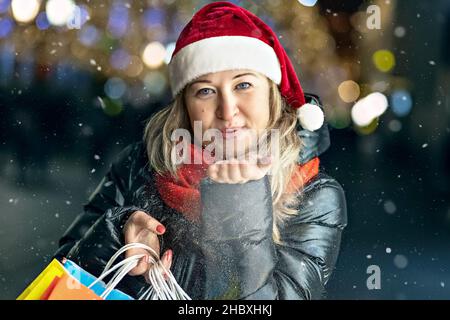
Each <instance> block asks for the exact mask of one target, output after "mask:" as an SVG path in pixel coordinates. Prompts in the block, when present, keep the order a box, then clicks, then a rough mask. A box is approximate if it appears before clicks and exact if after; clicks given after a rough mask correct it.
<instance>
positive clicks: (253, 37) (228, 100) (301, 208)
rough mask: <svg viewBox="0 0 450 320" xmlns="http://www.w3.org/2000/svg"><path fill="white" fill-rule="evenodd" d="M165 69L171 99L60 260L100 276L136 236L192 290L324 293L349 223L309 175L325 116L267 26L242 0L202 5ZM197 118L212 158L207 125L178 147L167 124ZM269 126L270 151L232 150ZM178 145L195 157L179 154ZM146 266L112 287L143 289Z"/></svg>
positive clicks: (337, 194) (219, 294) (328, 186)
mask: <svg viewBox="0 0 450 320" xmlns="http://www.w3.org/2000/svg"><path fill="white" fill-rule="evenodd" d="M169 75H170V81H171V88H172V92H173V96H174V100H173V102H172V103H171V104H170V105H169V106H168V107H166V108H165V109H163V110H162V111H160V112H158V113H157V114H156V115H154V116H153V117H152V118H151V119H150V121H149V122H148V124H147V126H146V128H145V134H144V139H143V140H144V141H143V142H138V143H135V144H133V145H130V146H128V147H127V148H125V150H123V151H122V152H121V154H119V156H118V157H117V159H116V160H115V161H114V163H113V164H112V165H111V168H110V170H109V172H108V173H107V175H106V176H105V178H104V179H103V180H102V181H101V183H100V185H99V187H98V188H97V190H96V191H95V192H94V193H93V195H92V196H91V197H90V199H89V202H88V203H87V204H86V205H85V206H84V212H83V213H82V214H81V215H80V216H79V217H78V218H77V220H76V221H75V222H74V223H73V224H72V226H71V227H70V228H69V229H68V230H67V231H66V234H65V235H64V237H63V238H62V239H61V241H60V245H61V247H60V249H59V250H58V252H57V254H56V256H57V257H62V256H67V257H68V258H69V259H72V260H74V261H75V262H77V263H78V264H80V265H81V266H82V267H83V268H85V269H86V270H87V271H90V272H92V273H94V274H96V275H98V274H99V273H100V272H101V271H102V269H103V268H104V266H105V264H106V262H107V261H108V259H109V258H110V257H111V256H112V255H113V254H114V253H115V252H116V251H117V250H118V249H119V248H120V247H121V246H123V245H124V244H126V243H130V242H142V243H145V244H148V245H150V246H152V247H153V248H154V249H155V250H156V251H157V252H159V253H162V255H161V260H162V262H163V263H164V265H165V266H166V267H167V268H170V270H171V271H172V273H173V274H174V276H175V278H176V279H177V281H178V283H179V284H180V285H181V287H183V288H184V289H185V291H186V292H187V293H188V294H189V295H190V296H191V297H192V298H194V299H217V298H221V299H319V298H322V297H323V295H324V293H325V289H324V288H325V284H326V283H327V281H328V279H329V277H330V275H331V272H332V270H333V268H334V265H335V262H336V259H337V256H338V251H339V247H340V239H341V232H342V230H343V229H344V227H345V226H346V223H347V221H346V219H347V217H346V202H345V196H344V192H343V190H342V187H341V186H340V185H339V183H338V182H336V181H335V180H334V179H333V178H331V177H329V176H328V175H326V174H325V173H323V172H319V159H318V156H319V155H320V154H321V153H322V152H323V151H325V150H326V149H327V148H328V146H329V140H328V130H327V126H326V124H322V120H323V114H322V113H321V108H320V107H318V105H319V101H318V98H317V97H315V96H312V95H305V94H303V91H302V88H301V86H300V83H299V81H298V79H297V76H296V74H295V71H294V68H293V66H292V64H291V62H290V61H289V58H288V57H287V55H286V52H285V51H284V49H283V47H282V46H281V44H280V43H279V41H278V39H277V37H276V35H275V34H274V33H273V31H272V30H271V29H270V28H269V27H268V26H267V25H266V24H264V22H262V21H261V20H260V19H259V18H258V17H256V16H255V15H253V14H252V13H250V12H249V11H247V10H245V9H242V8H241V7H239V6H236V5H234V4H231V3H228V2H215V3H212V4H209V5H206V6H205V7H203V8H202V9H201V10H200V11H198V12H197V13H196V14H195V15H194V17H193V18H192V20H191V21H190V22H189V23H188V25H186V27H185V28H184V29H183V31H182V32H181V34H180V37H179V39H178V41H177V45H176V49H175V51H174V53H173V56H172V59H171V62H170V64H169ZM197 124H200V126H199V127H198V128H199V129H200V131H201V132H202V133H204V132H206V131H208V130H217V131H219V132H220V133H221V134H222V136H221V137H219V139H215V140H214V142H216V143H217V142H228V143H229V144H227V143H222V144H220V143H217V144H214V146H215V148H213V149H214V150H213V151H214V153H212V154H211V157H210V158H209V160H211V159H212V161H211V162H208V161H207V159H206V158H205V152H204V151H206V150H209V149H208V148H209V146H208V145H207V144H208V141H209V142H211V139H205V140H204V137H205V135H200V138H198V135H197V138H196V139H195V138H194V142H192V143H191V144H187V148H186V144H185V145H184V146H185V148H184V149H183V151H182V152H181V153H179V154H178V152H177V151H176V152H175V153H174V150H177V149H176V146H179V144H177V142H178V140H177V139H173V137H174V136H173V135H174V132H176V131H177V130H181V131H182V132H189V133H190V134H194V131H195V128H196V125H197ZM271 129H274V130H278V131H276V132H278V133H279V136H278V138H277V139H274V138H273V136H272V135H271V139H270V142H269V150H270V151H273V150H274V149H277V150H278V152H276V153H273V152H271V155H270V156H267V154H266V157H264V159H261V158H255V159H256V161H250V160H249V159H246V160H245V161H236V160H233V159H235V158H237V157H238V156H240V155H242V154H237V152H236V150H237V149H238V148H237V147H239V146H240V147H242V149H241V150H243V151H244V153H245V154H249V153H251V152H252V151H254V150H253V149H252V148H251V146H252V143H253V142H255V141H254V139H252V138H251V137H253V138H254V137H255V136H252V135H250V134H249V132H251V131H252V132H256V133H257V135H256V137H257V138H258V139H259V140H257V141H261V140H260V138H261V137H263V136H264V132H267V131H268V130H271ZM194 137H195V134H194ZM274 143H277V146H275V145H274ZM256 145H258V144H256ZM220 146H222V147H223V148H221V147H220ZM219 151H220V152H219ZM189 152H192V153H191V154H190V155H191V157H185V156H186V155H187V154H189ZM218 153H220V154H222V155H227V156H231V159H230V158H228V157H227V158H226V159H225V160H222V159H217V155H218ZM174 154H175V155H177V154H178V155H183V157H184V158H183V159H184V160H192V159H193V158H192V155H194V156H195V155H199V156H200V162H198V161H197V162H195V161H194V163H193V162H192V161H190V162H189V161H184V163H182V164H177V163H176V159H177V158H176V157H173V156H174ZM239 159H240V158H239ZM136 253H140V252H139V251H134V252H133V251H131V252H129V253H128V254H127V255H133V254H136ZM150 267H151V265H150V264H149V263H148V262H147V260H146V259H145V258H143V259H142V260H141V261H140V262H139V264H138V265H137V266H136V268H135V269H133V270H132V271H131V272H130V275H129V276H127V278H125V279H124V281H123V282H122V283H121V284H120V287H119V288H120V289H121V290H123V291H125V292H127V293H129V294H131V295H132V296H135V297H137V296H139V294H140V293H142V292H143V290H145V289H146V287H147V285H146V279H145V275H146V273H147V271H148V270H149V268H150Z"/></svg>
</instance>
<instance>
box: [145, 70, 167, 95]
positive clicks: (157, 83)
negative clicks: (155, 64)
mask: <svg viewBox="0 0 450 320" xmlns="http://www.w3.org/2000/svg"><path fill="white" fill-rule="evenodd" d="M144 83H145V89H146V91H147V92H148V93H150V94H151V95H156V96H159V95H161V94H162V93H163V92H164V90H165V89H166V87H167V79H166V77H165V76H164V75H163V74H162V73H161V72H159V71H152V72H149V73H147V74H146V75H145V78H144Z"/></svg>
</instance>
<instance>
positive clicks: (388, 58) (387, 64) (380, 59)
mask: <svg viewBox="0 0 450 320" xmlns="http://www.w3.org/2000/svg"><path fill="white" fill-rule="evenodd" d="M372 60H373V63H374V65H375V67H376V68H377V69H378V70H380V71H381V72H389V71H391V70H392V68H394V66H395V56H394V54H393V53H392V52H391V51H389V50H378V51H376V52H375V53H374V54H373V57H372Z"/></svg>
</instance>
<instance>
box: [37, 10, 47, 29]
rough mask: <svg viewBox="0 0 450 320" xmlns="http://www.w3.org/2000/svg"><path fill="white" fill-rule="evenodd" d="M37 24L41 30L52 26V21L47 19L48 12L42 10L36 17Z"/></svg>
mask: <svg viewBox="0 0 450 320" xmlns="http://www.w3.org/2000/svg"><path fill="white" fill-rule="evenodd" d="M36 26H37V27H38V29H39V30H47V29H48V28H49V27H50V22H49V21H48V19H47V14H46V13H45V12H41V13H39V14H38V16H37V17H36Z"/></svg>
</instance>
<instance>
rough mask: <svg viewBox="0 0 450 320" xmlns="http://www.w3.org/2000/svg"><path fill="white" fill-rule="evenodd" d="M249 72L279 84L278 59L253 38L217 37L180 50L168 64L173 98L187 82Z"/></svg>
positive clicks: (267, 46)
mask: <svg viewBox="0 0 450 320" xmlns="http://www.w3.org/2000/svg"><path fill="white" fill-rule="evenodd" d="M235 69H250V70H254V71H257V72H260V73H262V74H264V75H265V76H266V77H268V78H269V79H271V80H272V81H274V82H275V83H276V84H278V85H279V84H280V83H281V68H280V63H279V61H278V58H277V55H276V54H275V51H274V50H273V48H272V47H271V46H269V45H268V44H267V43H265V42H263V41H261V40H258V39H256V38H252V37H245V36H220V37H213V38H206V39H203V40H199V41H196V42H194V43H191V44H189V45H187V46H186V47H184V48H182V49H181V50H180V51H179V52H177V53H176V54H175V56H174V57H172V60H171V61H170V63H169V77H170V86H171V89H172V95H173V97H175V96H176V95H177V94H178V93H179V92H180V91H181V90H182V89H183V88H184V87H185V86H186V85H187V84H188V83H189V82H191V81H192V80H194V79H196V78H198V77H200V76H202V75H205V74H208V73H212V72H219V71H225V70H235Z"/></svg>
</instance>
